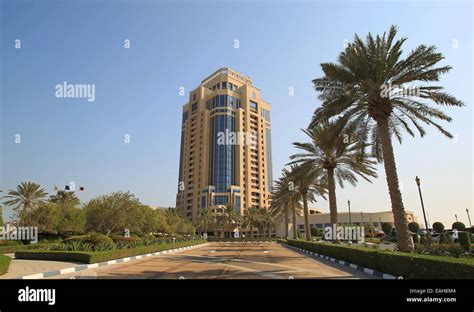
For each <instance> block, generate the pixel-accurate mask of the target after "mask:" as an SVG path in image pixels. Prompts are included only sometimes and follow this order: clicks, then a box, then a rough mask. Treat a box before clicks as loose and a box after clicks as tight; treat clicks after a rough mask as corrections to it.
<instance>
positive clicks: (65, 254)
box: [15, 240, 206, 264]
mask: <svg viewBox="0 0 474 312" xmlns="http://www.w3.org/2000/svg"><path fill="white" fill-rule="evenodd" d="M205 242H206V241H204V240H195V241H186V242H179V243H176V244H160V245H150V246H140V247H136V248H130V249H115V250H111V251H101V252H94V251H50V250H31V251H18V252H15V258H17V259H31V260H52V261H71V262H80V263H88V264H90V263H97V262H103V261H109V260H115V259H121V258H126V257H133V256H138V255H143V254H148V253H153V252H157V251H164V250H169V249H175V248H181V247H187V246H192V245H197V244H202V243H205Z"/></svg>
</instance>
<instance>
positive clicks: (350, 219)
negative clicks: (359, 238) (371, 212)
mask: <svg viewBox="0 0 474 312" xmlns="http://www.w3.org/2000/svg"><path fill="white" fill-rule="evenodd" d="M347 206H348V207H349V223H350V224H351V226H352V218H351V201H350V200H348V201H347Z"/></svg>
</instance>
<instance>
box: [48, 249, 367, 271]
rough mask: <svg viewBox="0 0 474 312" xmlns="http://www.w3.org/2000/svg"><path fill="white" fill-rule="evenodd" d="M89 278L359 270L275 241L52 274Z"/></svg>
mask: <svg viewBox="0 0 474 312" xmlns="http://www.w3.org/2000/svg"><path fill="white" fill-rule="evenodd" d="M73 276H74V278H76V279H81V278H93V279H180V278H181V279H289V278H290V279H291V278H294V279H303V278H305V279H308V278H323V279H358V278H366V279H369V278H374V277H372V276H370V275H368V274H365V273H363V272H360V271H357V270H354V269H351V268H348V267H345V266H342V265H338V264H335V263H333V262H329V261H326V260H321V259H315V258H312V257H309V256H308V255H305V254H301V253H298V252H296V251H293V250H290V249H288V248H285V247H283V246H280V245H279V244H276V243H256V242H252V243H240V242H239V243H210V244H208V245H206V246H204V247H201V248H197V249H193V250H189V251H185V252H180V253H175V254H169V255H161V256H154V257H150V258H146V259H140V260H134V261H131V262H125V263H120V264H114V265H109V266H105V267H99V268H94V269H88V270H85V271H82V272H78V273H72V274H67V275H62V276H60V277H55V278H71V277H73Z"/></svg>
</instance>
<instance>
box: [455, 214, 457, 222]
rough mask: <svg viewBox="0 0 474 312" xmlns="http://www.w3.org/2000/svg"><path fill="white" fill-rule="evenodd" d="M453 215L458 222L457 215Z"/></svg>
mask: <svg viewBox="0 0 474 312" xmlns="http://www.w3.org/2000/svg"><path fill="white" fill-rule="evenodd" d="M454 217H455V218H456V222H458V215H457V214H455V215H454Z"/></svg>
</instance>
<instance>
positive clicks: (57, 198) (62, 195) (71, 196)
mask: <svg viewBox="0 0 474 312" xmlns="http://www.w3.org/2000/svg"><path fill="white" fill-rule="evenodd" d="M49 201H50V202H52V203H55V204H71V205H72V206H77V205H79V204H80V200H79V198H77V196H76V194H75V193H74V192H67V191H58V192H57V193H56V195H51V196H50V197H49Z"/></svg>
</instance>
